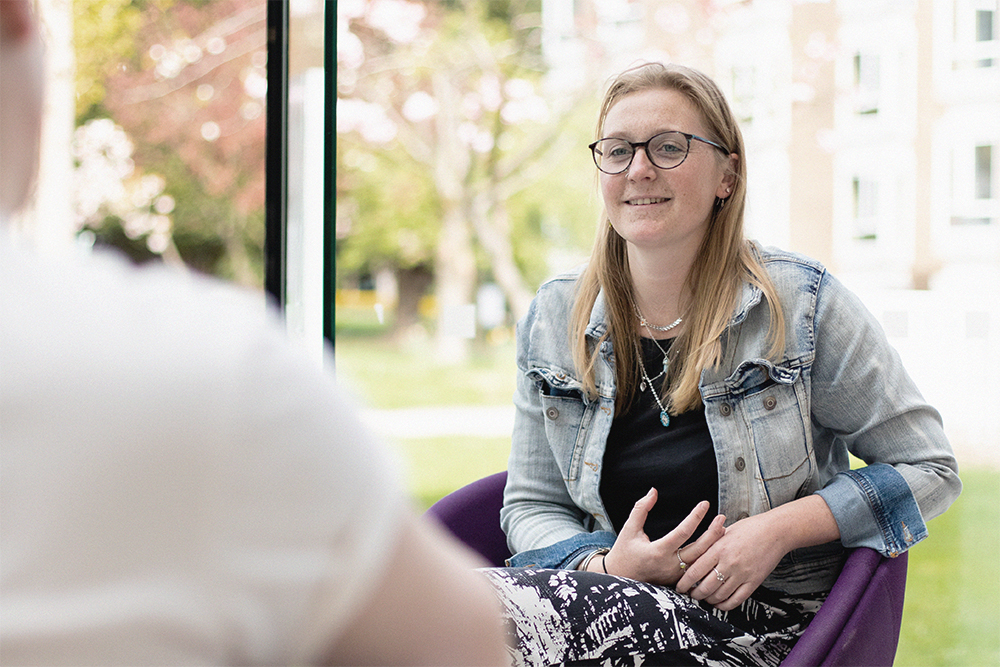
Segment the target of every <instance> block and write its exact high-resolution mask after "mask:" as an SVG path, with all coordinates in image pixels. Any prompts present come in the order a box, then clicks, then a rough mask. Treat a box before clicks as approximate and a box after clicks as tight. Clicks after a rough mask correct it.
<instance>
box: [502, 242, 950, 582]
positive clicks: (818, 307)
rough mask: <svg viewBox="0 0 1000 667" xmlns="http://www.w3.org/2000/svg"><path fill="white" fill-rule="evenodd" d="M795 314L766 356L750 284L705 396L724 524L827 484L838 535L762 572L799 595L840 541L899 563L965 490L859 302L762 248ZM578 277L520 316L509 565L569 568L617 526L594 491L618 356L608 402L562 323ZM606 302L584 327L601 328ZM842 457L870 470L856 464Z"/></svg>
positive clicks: (609, 371)
mask: <svg viewBox="0 0 1000 667" xmlns="http://www.w3.org/2000/svg"><path fill="white" fill-rule="evenodd" d="M758 252H759V254H760V258H761V260H762V261H763V264H764V266H765V267H766V269H767V271H768V274H769V275H770V277H771V280H772V281H773V282H774V285H775V288H776V289H777V292H778V295H779V298H780V299H781V304H782V308H783V310H784V317H785V335H786V342H785V353H784V356H783V357H782V359H781V361H779V362H777V363H772V362H770V361H767V360H766V359H765V358H764V357H765V356H766V351H767V348H768V344H767V332H768V323H769V310H768V308H767V305H766V303H765V302H764V301H763V299H762V293H761V291H760V290H759V289H757V288H755V287H753V286H751V285H749V284H745V285H744V286H743V293H742V296H741V300H740V304H739V306H738V307H737V309H736V310H735V312H734V314H733V318H732V321H731V323H730V329H729V331H728V332H727V334H724V335H723V337H722V341H723V362H722V364H721V365H720V367H719V368H714V369H713V368H710V369H706V370H705V371H704V372H703V373H702V376H701V382H700V390H701V396H702V400H703V402H704V406H705V415H706V418H707V421H708V428H709V432H710V433H711V436H712V441H713V443H714V446H715V455H716V460H717V464H718V473H719V512H720V513H722V514H725V515H726V522H727V525H728V524H731V523H733V522H734V521H739V520H740V519H743V518H745V517H747V516H750V515H753V514H759V513H761V512H766V511H767V510H769V509H771V508H773V507H776V506H778V505H781V504H782V503H786V502H789V501H791V500H794V499H796V498H801V497H803V496H805V495H807V494H811V493H818V494H819V495H820V496H821V497H822V498H823V499H824V500H825V501H826V503H827V504H828V505H829V507H830V509H831V510H832V512H833V515H834V517H835V519H836V521H837V525H838V527H839V529H840V535H841V538H840V541H839V542H833V543H830V544H826V545H820V546H817V547H809V548H805V549H798V550H795V551H793V552H791V553H789V554H787V555H786V556H785V557H784V558H783V559H782V561H781V562H780V563H779V564H778V566H777V567H776V568H775V570H774V571H773V572H772V573H771V575H770V576H769V577H768V578H767V579H766V580H765V581H764V585H765V586H767V587H768V588H772V589H776V590H781V591H785V592H788V593H792V594H801V593H807V592H815V591H822V590H827V589H829V588H830V587H831V586H832V585H833V582H834V580H835V579H836V576H837V574H838V572H839V565H840V563H841V562H842V560H843V551H844V548H846V547H859V546H867V547H871V548H873V549H875V550H877V551H879V552H880V553H882V554H884V555H887V556H896V555H898V554H900V553H902V552H903V551H905V550H906V549H908V548H909V547H910V546H912V545H913V544H916V543H917V542H919V541H920V540H922V539H924V538H925V537H926V536H927V528H926V525H925V521H926V520H928V519H930V518H933V517H935V516H937V515H938V514H941V513H942V512H944V511H945V509H947V508H948V506H949V505H950V504H951V503H952V502H953V501H954V500H955V498H957V497H958V494H959V493H960V491H961V488H962V484H961V482H960V481H959V478H958V475H957V470H958V465H957V463H956V461H955V456H954V453H953V452H952V449H951V447H950V446H949V444H948V442H947V440H946V438H945V435H944V432H943V430H942V426H941V418H940V416H939V415H938V413H937V411H935V410H934V409H933V408H932V407H930V406H929V405H927V403H926V402H925V401H924V399H923V398H922V396H921V395H920V392H919V391H918V390H917V388H916V387H915V386H914V384H913V382H912V381H911V380H910V378H909V376H908V375H907V373H906V371H905V370H904V369H903V367H902V364H901V363H900V359H899V355H898V354H897V353H896V351H895V350H894V349H893V348H892V347H891V346H890V345H889V343H888V341H887V340H886V338H885V335H884V334H883V332H882V329H881V327H880V326H879V324H878V323H877V321H876V320H875V319H874V318H873V317H872V315H871V314H870V313H869V312H868V311H867V309H866V308H865V307H864V306H863V305H862V304H861V302H860V301H859V300H858V298H857V297H856V296H855V295H854V294H852V293H851V292H850V291H848V290H847V289H846V288H845V287H844V286H843V285H842V284H840V283H839V282H838V281H837V280H836V279H835V278H834V277H833V276H831V275H830V274H829V273H827V271H826V270H825V269H824V268H823V266H821V265H820V264H818V263H817V262H815V261H812V260H810V259H808V258H805V257H802V256H799V255H795V254H792V253H787V252H783V251H779V250H776V249H759V248H758ZM578 276H579V270H577V271H574V272H571V273H568V274H564V275H561V276H557V277H555V278H553V279H551V280H549V281H548V282H546V283H545V284H544V285H542V286H541V288H539V290H538V294H537V296H536V298H535V300H534V302H533V303H532V305H531V308H530V310H529V312H528V314H527V315H526V316H525V318H524V319H523V320H522V321H521V322H520V323H519V325H518V333H517V342H518V350H517V365H518V368H519V371H520V372H519V373H518V386H517V392H516V395H515V403H516V408H517V414H516V420H515V425H514V432H513V446H512V450H511V455H510V462H509V468H508V470H509V473H508V482H507V488H506V490H505V492H504V506H503V510H502V511H501V515H500V516H501V524H502V526H503V529H504V531H505V532H506V534H507V541H508V544H509V546H510V549H511V553H513V554H515V556H514V557H513V558H512V559H511V560H510V565H512V566H527V565H534V566H538V567H556V568H560V567H561V568H568V567H575V566H576V565H577V564H578V563H579V562H580V560H581V559H582V558H583V556H584V555H585V554H586V553H588V552H590V551H592V550H594V549H595V548H599V547H610V546H611V545H612V544H613V543H614V540H615V535H614V532H613V528H612V526H611V524H610V521H609V520H608V518H607V512H606V511H605V509H604V505H603V503H602V501H601V497H600V486H601V466H602V462H603V459H604V446H605V442H606V440H607V436H608V432H609V430H610V428H611V421H612V419H613V417H614V408H615V379H614V352H613V347H612V344H611V342H610V341H608V342H605V343H603V344H602V345H603V347H602V349H601V357H602V360H603V363H598V365H597V369H596V381H597V389H598V394H599V395H598V397H597V398H596V399H593V400H590V399H588V398H586V397H585V396H584V395H583V394H582V392H581V390H580V388H581V382H580V380H579V376H578V375H577V373H576V371H575V370H574V366H573V359H572V352H571V349H570V343H569V339H568V322H569V319H570V311H571V310H572V306H573V297H574V293H575V286H576V280H577V278H578ZM606 327H607V323H606V320H605V304H604V298H603V295H599V296H598V298H597V300H596V302H595V304H594V307H593V311H592V313H591V318H590V326H589V329H588V335H589V336H592V337H593V338H594V339H595V340H596V339H597V338H598V337H599V336H600V335H601V334H602V333H603V332H604V331H605V330H606ZM848 452H851V453H853V454H854V455H855V456H857V457H858V458H860V459H862V460H863V461H864V462H865V463H867V464H868V465H867V466H866V467H863V468H860V469H857V470H853V471H852V470H850V463H849V459H848Z"/></svg>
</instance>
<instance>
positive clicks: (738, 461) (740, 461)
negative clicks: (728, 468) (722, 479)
mask: <svg viewBox="0 0 1000 667" xmlns="http://www.w3.org/2000/svg"><path fill="white" fill-rule="evenodd" d="M746 467H747V462H746V461H744V460H743V457H742V456H741V457H739V458H738V459H736V469H737V470H739V471H740V472H743V469H744V468H746Z"/></svg>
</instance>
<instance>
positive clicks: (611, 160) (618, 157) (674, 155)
mask: <svg viewBox="0 0 1000 667" xmlns="http://www.w3.org/2000/svg"><path fill="white" fill-rule="evenodd" d="M692 139H694V140H696V141H700V142H702V143H705V144H708V145H709V146H714V147H716V148H718V149H719V150H720V151H722V152H723V153H724V154H725V155H729V151H727V150H726V149H725V148H723V147H722V146H720V145H719V144H717V143H715V142H714V141H709V140H708V139H704V138H702V137H699V136H698V135H696V134H688V133H687V132H678V131H676V130H671V131H670V132H662V133H660V134H658V135H656V136H655V137H653V138H651V139H650V140H648V141H639V142H632V141H626V140H624V139H615V138H614V137H611V138H608V139H601V140H600V141H595V142H594V143H592V144H590V146H589V148H590V150H591V152H592V153H593V155H594V164H596V165H597V168H598V169H600V170H601V171H603V172H604V173H605V174H620V173H622V172H623V171H625V170H626V169H628V168H629V166H630V165H631V164H632V158H634V157H635V151H636V149H638V148H642V149H643V150H645V151H646V157H648V158H649V161H650V162H652V163H653V165H654V166H656V167H659V168H660V169H673V168H674V167H679V166H680V164H681V163H682V162H684V160H685V159H686V158H687V156H688V153H690V152H691V140H692Z"/></svg>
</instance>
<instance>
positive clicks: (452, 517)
mask: <svg viewBox="0 0 1000 667" xmlns="http://www.w3.org/2000/svg"><path fill="white" fill-rule="evenodd" d="M506 484H507V472H506V471H504V472H498V473H496V474H494V475H490V476H488V477H484V478H482V479H479V480H476V481H475V482H472V483H471V484H468V485H466V486H463V487H462V488H460V489H458V490H457V491H453V492H451V493H449V494H448V495H447V496H445V497H444V498H442V499H441V500H439V501H437V502H436V503H434V504H433V505H431V507H430V509H428V510H427V514H428V515H430V516H433V517H435V518H436V519H438V520H439V521H440V522H441V523H443V524H444V526H445V527H446V528H447V529H448V530H450V531H451V533H452V534H453V535H454V536H455V537H457V538H458V539H459V540H460V541H461V542H464V543H465V545H466V546H467V547H469V548H470V549H472V550H473V551H475V552H476V553H478V554H479V555H481V556H482V557H483V558H485V559H486V561H487V562H488V563H489V564H490V565H492V566H494V567H503V566H504V564H505V562H506V560H507V559H508V558H510V556H511V553H510V550H509V549H508V548H507V536H506V535H504V533H503V531H502V530H501V529H500V508H501V507H502V506H503V488H504V486H505V485H506Z"/></svg>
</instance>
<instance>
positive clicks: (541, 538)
mask: <svg viewBox="0 0 1000 667" xmlns="http://www.w3.org/2000/svg"><path fill="white" fill-rule="evenodd" d="M538 308H539V307H538V299H537V298H536V300H535V301H534V302H533V303H532V305H531V308H530V309H529V312H528V314H527V315H526V316H525V318H524V319H523V320H522V321H521V322H520V323H519V324H518V332H517V336H518V338H517V348H518V350H517V364H518V377H517V391H516V393H515V395H514V404H515V408H516V412H515V419H514V431H513V438H512V442H511V454H510V460H509V462H508V466H507V486H506V488H505V489H504V504H503V508H502V509H501V511H500V524H501V527H502V528H503V530H504V532H505V533H506V534H507V544H508V546H509V547H510V551H511V553H513V554H516V555H515V556H514V558H513V559H511V561H510V562H511V564H512V565H515V566H520V565H532V566H537V567H561V568H567V567H575V566H576V565H577V564H578V563H579V561H580V560H582V558H583V556H585V555H586V553H587V551H589V550H593V549H597V548H600V547H602V546H610V544H613V543H614V538H613V536H612V538H611V543H610V544H608V543H606V542H607V538H606V537H599V538H597V542H596V543H595V544H590V541H592V540H591V538H589V537H587V535H589V534H590V531H589V530H588V527H587V525H585V522H586V521H587V520H588V518H589V517H588V515H587V514H586V513H585V512H584V511H583V510H581V509H580V508H579V507H578V506H577V505H576V503H575V502H574V501H573V499H572V498H571V497H570V494H569V491H568V489H567V487H566V482H565V481H564V475H563V472H562V470H561V469H560V467H559V464H558V462H557V461H556V459H555V456H554V454H553V452H552V448H551V446H550V444H549V441H548V438H547V435H546V430H545V415H544V408H543V406H542V399H541V388H540V387H539V385H538V381H537V380H535V379H534V378H533V377H531V376H530V375H529V372H528V371H529V362H528V359H530V358H531V350H530V348H531V344H530V340H531V335H532V328H533V327H535V326H542V327H544V326H548V325H550V324H551V323H547V322H543V323H539V322H538V319H537V318H536V316H537V313H538ZM541 549H544V551H543V552H539V551H538V550H541ZM521 552H534V553H528V554H525V555H524V556H522V555H521Z"/></svg>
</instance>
